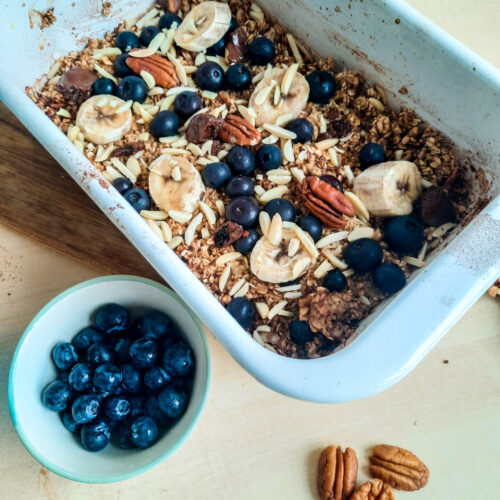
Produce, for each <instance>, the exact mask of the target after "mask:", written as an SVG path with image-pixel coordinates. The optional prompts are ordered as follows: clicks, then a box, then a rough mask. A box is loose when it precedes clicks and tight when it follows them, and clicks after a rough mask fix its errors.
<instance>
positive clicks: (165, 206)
mask: <svg viewBox="0 0 500 500" xmlns="http://www.w3.org/2000/svg"><path fill="white" fill-rule="evenodd" d="M149 169H150V172H149V194H150V195H151V197H152V198H153V200H154V202H155V203H156V205H157V206H158V208H160V209H161V210H163V211H164V212H168V211H169V210H178V211H181V212H187V213H193V212H194V211H195V210H196V208H197V207H198V204H199V203H200V201H202V200H203V198H204V197H205V193H206V189H205V185H204V184H203V181H202V180H201V175H200V174H199V172H198V170H196V168H195V167H194V165H193V164H192V163H190V162H189V161H188V160H186V159H185V158H181V157H178V156H170V155H162V156H159V157H158V158H156V160H155V161H154V162H153V163H151V165H150V166H149ZM177 169H178V170H179V171H180V177H179V175H178V171H177ZM174 170H175V174H176V175H175V177H176V178H177V179H179V178H180V180H178V181H177V180H174V179H173V176H172V171H174Z"/></svg>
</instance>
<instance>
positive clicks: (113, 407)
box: [104, 397, 130, 422]
mask: <svg viewBox="0 0 500 500" xmlns="http://www.w3.org/2000/svg"><path fill="white" fill-rule="evenodd" d="M129 413H130V403H129V402H128V400H127V399H125V398H121V397H113V398H109V399H108V400H107V401H106V402H105V403H104V415H105V416H106V417H107V418H109V419H110V420H112V421H114V422H119V421H121V420H125V419H126V418H127V415H128V414H129Z"/></svg>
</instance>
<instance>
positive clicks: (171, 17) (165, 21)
mask: <svg viewBox="0 0 500 500" xmlns="http://www.w3.org/2000/svg"><path fill="white" fill-rule="evenodd" d="M173 23H177V26H180V25H181V23H182V19H181V18H180V17H179V16H178V15H176V14H174V13H172V12H167V13H166V14H163V16H161V17H160V21H159V22H158V26H159V27H160V29H161V30H163V29H167V30H168V29H170V28H171V27H172V24H173Z"/></svg>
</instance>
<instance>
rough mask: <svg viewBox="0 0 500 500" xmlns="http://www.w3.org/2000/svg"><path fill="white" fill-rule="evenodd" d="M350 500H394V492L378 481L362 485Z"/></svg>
mask: <svg viewBox="0 0 500 500" xmlns="http://www.w3.org/2000/svg"><path fill="white" fill-rule="evenodd" d="M351 500H394V491H393V490H392V488H391V487H390V486H389V485H388V484H385V483H384V482H383V481H381V480H380V479H374V480H373V481H367V482H366V483H363V484H362V485H361V486H360V487H359V488H358V489H357V490H356V491H355V493H354V495H353V496H352V497H351Z"/></svg>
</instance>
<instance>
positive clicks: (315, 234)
mask: <svg viewBox="0 0 500 500" xmlns="http://www.w3.org/2000/svg"><path fill="white" fill-rule="evenodd" d="M297 224H298V225H299V227H300V228H301V229H303V230H304V231H306V232H307V233H309V234H310V235H311V238H312V239H313V240H314V241H318V240H319V239H320V238H321V234H322V233H323V226H322V225H321V221H320V220H319V219H317V218H316V217H314V215H306V216H305V217H302V218H300V219H299V221H298V223H297Z"/></svg>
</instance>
